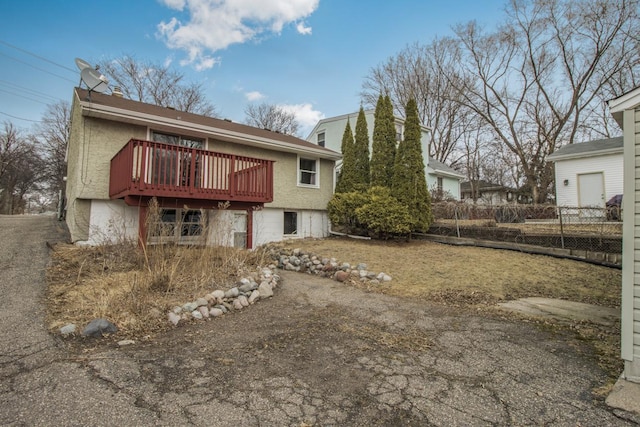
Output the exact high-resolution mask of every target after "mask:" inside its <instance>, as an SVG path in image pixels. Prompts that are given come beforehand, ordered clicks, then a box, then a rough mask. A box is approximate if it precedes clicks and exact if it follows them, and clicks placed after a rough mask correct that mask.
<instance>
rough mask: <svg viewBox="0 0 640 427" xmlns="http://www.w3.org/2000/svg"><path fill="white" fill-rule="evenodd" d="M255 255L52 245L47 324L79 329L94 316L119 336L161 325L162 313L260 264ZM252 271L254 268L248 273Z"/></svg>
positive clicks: (217, 249) (224, 285) (168, 247)
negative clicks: (110, 323) (109, 323)
mask: <svg viewBox="0 0 640 427" xmlns="http://www.w3.org/2000/svg"><path fill="white" fill-rule="evenodd" d="M260 256H261V252H260V251H255V252H249V251H245V250H238V249H235V248H230V247H220V246H218V247H205V248H195V247H188V246H176V245H157V246H148V247H147V250H146V251H141V250H140V249H139V248H138V247H137V246H135V245H131V244H118V245H113V246H101V247H96V248H81V247H76V246H72V245H63V244H60V245H57V246H56V247H55V250H54V251H53V254H52V263H51V265H50V267H49V269H48V272H47V279H48V287H47V299H48V301H49V304H48V325H49V328H50V329H56V328H59V327H61V326H63V325H65V324H67V323H76V324H78V325H84V324H86V323H88V322H89V321H90V320H92V319H94V318H98V317H106V318H108V319H109V320H111V321H113V322H115V323H116V324H117V325H118V327H119V329H120V331H122V332H123V334H124V335H130V336H134V335H141V334H148V333H151V332H153V331H156V330H159V329H162V328H164V327H166V323H167V322H166V318H165V315H166V312H167V311H168V310H169V309H170V308H172V307H173V306H175V305H182V304H184V303H186V302H188V301H193V300H194V299H196V298H198V297H202V296H204V295H205V294H206V293H208V292H211V291H212V290H214V289H217V288H220V289H227V288H229V287H231V284H233V283H234V282H235V280H237V278H238V277H239V276H241V275H243V274H248V273H249V272H250V270H252V267H254V266H256V265H258V264H260V263H261V260H260V259H259V257H260ZM253 270H255V268H254V269H253Z"/></svg>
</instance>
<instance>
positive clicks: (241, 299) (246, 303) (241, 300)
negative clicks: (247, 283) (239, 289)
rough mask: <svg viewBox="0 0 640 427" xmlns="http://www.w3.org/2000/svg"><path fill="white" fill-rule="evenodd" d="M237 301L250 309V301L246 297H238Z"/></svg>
mask: <svg viewBox="0 0 640 427" xmlns="http://www.w3.org/2000/svg"><path fill="white" fill-rule="evenodd" d="M237 301H239V302H240V304H241V305H242V306H243V307H248V306H249V300H248V299H247V297H246V296H244V295H240V296H238V299H237Z"/></svg>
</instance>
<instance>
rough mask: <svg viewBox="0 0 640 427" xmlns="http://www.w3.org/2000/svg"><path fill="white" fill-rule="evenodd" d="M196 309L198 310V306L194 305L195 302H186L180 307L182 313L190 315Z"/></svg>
mask: <svg viewBox="0 0 640 427" xmlns="http://www.w3.org/2000/svg"><path fill="white" fill-rule="evenodd" d="M196 308H198V304H196V303H195V302H188V303H186V304H184V305H183V306H182V311H183V312H186V313H191V312H192V311H193V310H195V309H196Z"/></svg>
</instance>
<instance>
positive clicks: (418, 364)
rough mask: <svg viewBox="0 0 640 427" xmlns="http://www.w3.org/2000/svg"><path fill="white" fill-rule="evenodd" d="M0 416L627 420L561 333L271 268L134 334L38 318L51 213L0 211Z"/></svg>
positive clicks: (141, 421) (587, 359)
mask: <svg viewBox="0 0 640 427" xmlns="http://www.w3.org/2000/svg"><path fill="white" fill-rule="evenodd" d="M0 233H1V234H0V235H2V236H3V243H2V245H1V246H0V271H1V276H0V313H1V314H0V316H1V323H0V343H1V345H2V347H1V350H0V424H2V425H29V426H30V425H61V426H63V425H69V426H75V425H77V426H80V425H82V426H86V425H93V426H100V425H105V426H111V425H114V426H115V425H139V426H144V425H150V426H151V425H196V426H200V425H203V426H204V425H207V426H212V425H213V426H218V425H219V426H230V425H233V426H328V425H335V426H376V425H378V426H383V425H384V426H397V425H416V426H418V425H419V426H431V425H434V426H436V425H438V426H439V425H442V426H452V425H480V426H481V425H567V426H578V425H579V426H608V425H611V426H618V425H620V426H622V425H634V424H633V421H632V420H633V417H632V416H631V415H630V414H627V413H624V412H620V411H613V410H611V409H610V408H608V407H607V406H606V405H605V404H604V402H603V399H602V398H600V397H597V396H595V395H594V394H593V393H592V390H593V389H594V388H595V387H597V386H598V385H601V384H602V383H603V382H604V380H605V378H606V376H605V375H604V373H603V372H602V371H601V370H600V369H599V368H598V366H597V365H596V363H595V362H594V359H593V357H592V351H591V349H590V348H589V347H587V346H585V344H584V343H581V342H579V341H576V340H575V339H574V338H573V337H572V336H571V335H569V334H565V333H562V332H558V331H551V330H543V329H540V328H539V327H537V326H536V325H533V324H529V323H523V322H516V321H511V320H505V319H498V318H491V317H486V316H480V315H478V314H476V313H472V312H469V311H465V310H459V309H451V308H444V307H438V306H432V305H429V304H425V303H417V302H415V301H409V300H404V299H399V298H393V297H389V296H385V295H379V294H372V293H367V292H365V291H363V290H359V289H355V288H352V287H348V286H346V285H343V284H340V283H337V282H333V281H330V280H327V279H322V278H317V277H311V276H308V275H304V274H297V273H286V272H283V273H282V277H283V280H282V284H281V286H279V287H278V288H277V289H276V294H275V296H274V297H273V298H271V299H269V300H266V301H260V302H259V303H257V304H255V305H254V306H251V307H249V308H247V309H245V310H243V311H242V312H238V313H234V314H230V315H225V316H223V317H221V318H217V319H214V320H210V321H207V322H200V323H195V324H192V325H185V326H179V327H177V328H175V329H174V330H171V331H169V332H168V333H165V334H161V335H158V336H155V337H153V338H151V339H148V340H146V341H142V342H139V343H137V344H135V345H133V346H127V347H121V348H118V346H117V345H116V344H115V340H113V339H104V340H101V341H92V340H80V341H79V342H74V343H70V342H68V341H63V340H61V339H60V338H58V337H55V336H52V335H50V334H48V333H47V332H46V330H45V327H44V313H45V309H44V306H43V301H44V300H43V295H44V290H45V278H44V270H45V267H46V263H47V259H48V250H49V249H48V248H47V246H46V244H45V242H46V241H49V242H55V241H57V240H60V239H64V238H65V236H64V233H63V230H62V229H61V227H60V224H59V223H57V222H56V221H55V220H54V219H52V218H51V217H0Z"/></svg>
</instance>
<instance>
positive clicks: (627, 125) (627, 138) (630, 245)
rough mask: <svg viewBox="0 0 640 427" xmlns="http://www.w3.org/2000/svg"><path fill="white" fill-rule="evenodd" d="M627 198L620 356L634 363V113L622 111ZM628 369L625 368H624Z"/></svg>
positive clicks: (624, 210) (623, 244)
mask: <svg viewBox="0 0 640 427" xmlns="http://www.w3.org/2000/svg"><path fill="white" fill-rule="evenodd" d="M623 134H624V151H625V155H624V156H623V159H624V160H623V168H624V184H623V185H624V190H623V194H624V197H623V198H622V266H623V268H622V296H621V331H620V338H621V343H620V345H621V356H622V358H623V359H624V360H628V361H632V360H633V324H634V314H633V312H634V310H633V303H634V288H635V252H636V250H635V240H636V235H635V228H636V220H635V217H636V188H635V186H636V165H635V162H636V154H635V152H636V135H635V110H625V111H624V112H623ZM625 370H626V369H625Z"/></svg>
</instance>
